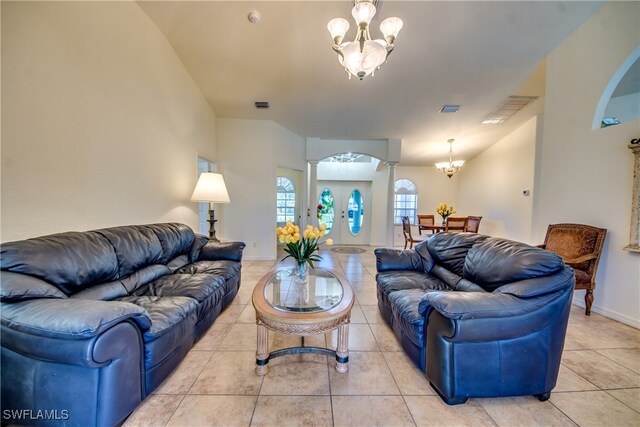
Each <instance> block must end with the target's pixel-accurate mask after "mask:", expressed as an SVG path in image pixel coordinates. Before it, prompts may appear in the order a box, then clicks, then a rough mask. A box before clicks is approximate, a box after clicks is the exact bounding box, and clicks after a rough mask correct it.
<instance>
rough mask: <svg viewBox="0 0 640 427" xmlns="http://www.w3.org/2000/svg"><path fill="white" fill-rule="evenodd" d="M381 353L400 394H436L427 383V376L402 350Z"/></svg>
mask: <svg viewBox="0 0 640 427" xmlns="http://www.w3.org/2000/svg"><path fill="white" fill-rule="evenodd" d="M382 354H383V356H384V358H385V360H386V361H387V364H388V365H389V369H390V370H391V375H393V378H394V379H395V380H396V384H397V385H398V387H399V388H400V392H401V393H402V394H404V395H415V396H435V395H436V392H435V390H434V389H433V388H432V387H431V385H429V380H428V379H427V377H425V376H424V373H423V372H422V371H421V370H420V369H418V367H417V366H416V365H415V364H414V363H413V362H412V361H411V359H409V356H407V355H406V354H405V353H404V352H386V353H382Z"/></svg>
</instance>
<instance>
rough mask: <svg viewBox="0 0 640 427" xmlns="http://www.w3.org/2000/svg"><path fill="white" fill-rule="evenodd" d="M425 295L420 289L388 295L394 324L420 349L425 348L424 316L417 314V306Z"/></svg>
mask: <svg viewBox="0 0 640 427" xmlns="http://www.w3.org/2000/svg"><path fill="white" fill-rule="evenodd" d="M425 294H426V292H425V291H424V290H421V289H407V290H404V291H396V292H391V293H390V294H389V301H390V302H391V312H392V314H393V320H394V323H395V324H397V325H399V327H400V329H401V330H402V333H403V335H405V336H406V337H408V338H409V339H410V340H411V342H412V343H414V344H415V345H416V346H418V347H420V348H425V345H426V343H425V338H426V336H427V335H426V331H425V325H424V316H422V315H420V313H419V312H418V304H419V303H420V300H421V299H422V297H424V295H425Z"/></svg>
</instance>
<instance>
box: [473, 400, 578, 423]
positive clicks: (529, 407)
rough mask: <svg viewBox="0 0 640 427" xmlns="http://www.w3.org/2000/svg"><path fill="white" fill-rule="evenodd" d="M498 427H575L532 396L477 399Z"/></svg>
mask: <svg viewBox="0 0 640 427" xmlns="http://www.w3.org/2000/svg"><path fill="white" fill-rule="evenodd" d="M475 401H476V402H478V403H479V404H480V405H481V406H482V407H483V408H484V410H485V411H486V412H487V413H488V414H489V416H490V417H491V418H493V421H494V422H495V423H496V424H498V425H499V426H504V427H516V426H523V427H526V426H575V425H576V424H575V423H574V422H573V421H571V420H570V419H569V418H568V417H567V416H566V415H565V414H563V413H562V412H561V411H560V410H559V409H558V408H556V407H555V406H553V404H551V402H549V401H546V402H540V401H539V400H538V399H536V398H535V397H532V396H526V397H503V398H495V399H477V400H475Z"/></svg>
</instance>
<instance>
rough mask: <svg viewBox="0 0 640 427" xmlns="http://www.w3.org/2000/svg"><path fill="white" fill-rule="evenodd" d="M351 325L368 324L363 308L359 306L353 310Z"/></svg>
mask: <svg viewBox="0 0 640 427" xmlns="http://www.w3.org/2000/svg"><path fill="white" fill-rule="evenodd" d="M351 323H367V318H366V317H364V313H363V312H362V308H360V306H359V305H357V304H356V305H354V306H353V308H352V309H351Z"/></svg>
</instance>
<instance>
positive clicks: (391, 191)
mask: <svg viewBox="0 0 640 427" xmlns="http://www.w3.org/2000/svg"><path fill="white" fill-rule="evenodd" d="M384 164H385V165H387V168H388V169H389V178H388V182H387V244H388V245H389V247H393V203H394V201H395V184H396V165H397V164H398V162H384Z"/></svg>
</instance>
